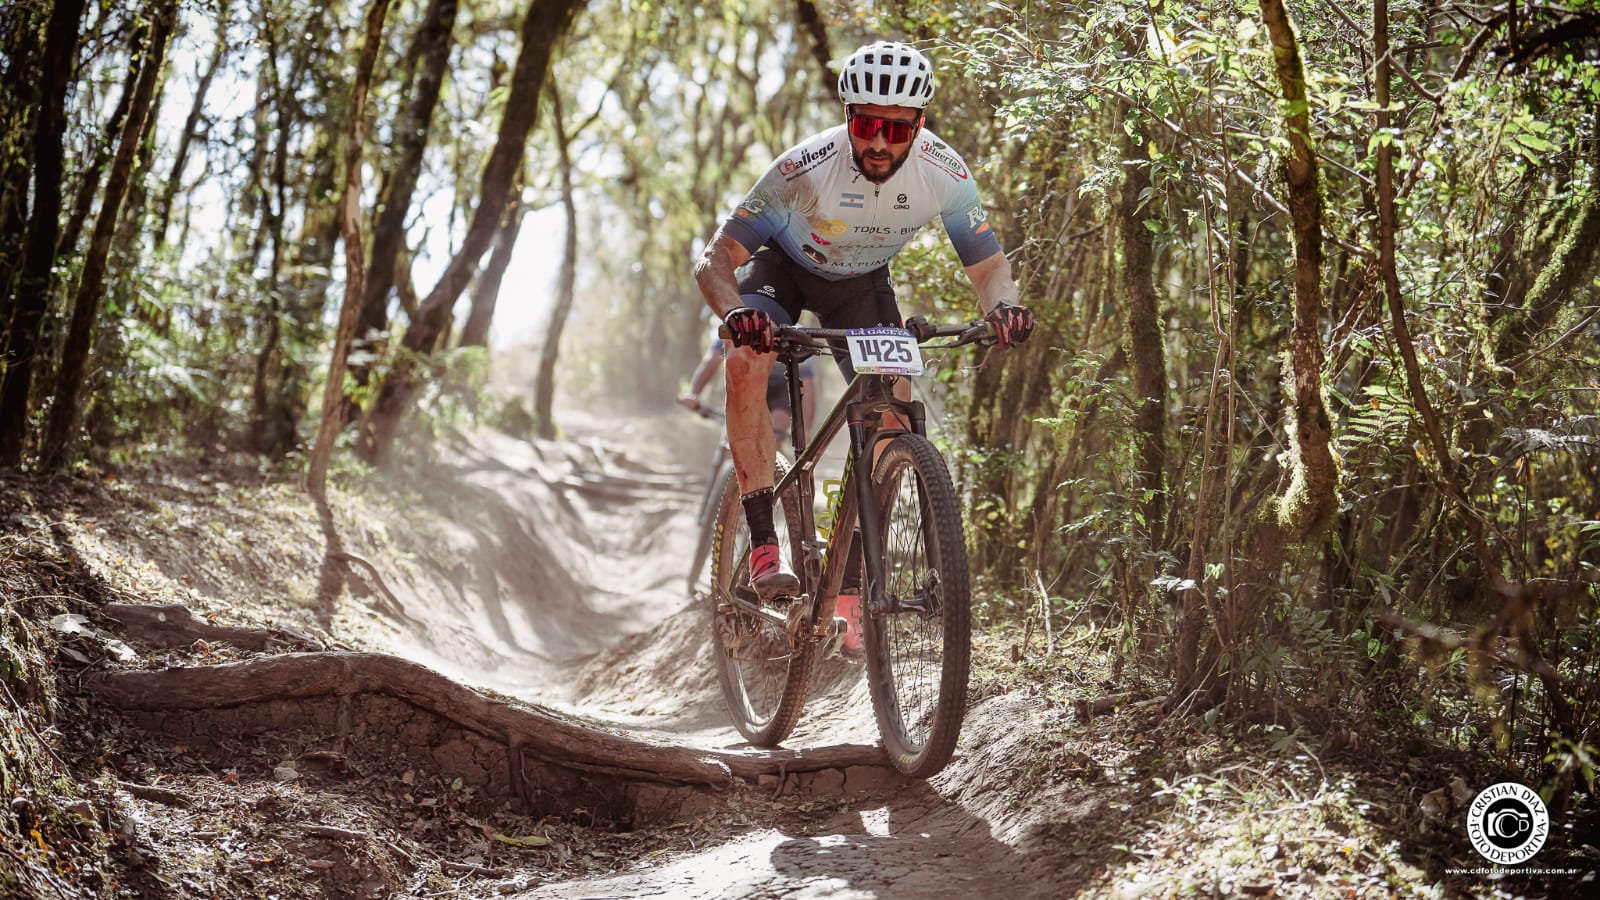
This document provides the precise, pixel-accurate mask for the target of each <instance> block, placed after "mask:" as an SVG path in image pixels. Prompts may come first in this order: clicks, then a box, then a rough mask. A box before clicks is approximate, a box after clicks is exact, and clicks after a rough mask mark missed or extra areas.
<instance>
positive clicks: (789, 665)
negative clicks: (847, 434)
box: [708, 457, 816, 747]
mask: <svg viewBox="0 0 1600 900" xmlns="http://www.w3.org/2000/svg"><path fill="white" fill-rule="evenodd" d="M787 469H788V466H787V465H785V464H784V462H783V460H782V458H781V457H780V458H779V459H778V461H777V474H776V476H775V481H774V483H776V482H777V481H782V480H783V476H784V473H785V472H786V471H787ZM714 514H715V518H714V520H713V521H714V522H715V523H716V533H715V535H714V536H713V539H712V544H711V593H710V598H709V600H708V602H709V604H710V606H711V640H712V652H713V654H714V655H715V657H716V662H717V678H718V680H719V681H720V682H721V683H722V696H723V699H724V700H726V701H727V704H728V712H729V713H731V714H732V716H733V724H734V727H736V728H738V729H739V733H740V734H742V735H744V736H745V738H746V739H747V740H749V741H750V743H752V744H755V745H756V746H758V747H776V746H777V745H778V744H779V742H781V741H782V740H783V739H784V738H786V737H788V736H789V733H790V732H792V731H793V730H794V726H795V725H796V724H797V723H798V722H799V721H800V711H801V709H802V708H803V707H804V706H805V702H806V691H807V690H808V688H809V687H810V683H811V663H812V660H813V658H814V657H815V652H814V650H815V647H816V644H814V643H812V642H811V641H808V640H803V639H802V640H800V641H797V642H793V643H791V642H790V640H789V633H788V631H787V630H786V629H785V628H784V627H783V625H782V624H780V622H781V621H782V619H781V616H783V615H786V614H787V612H788V607H787V605H786V604H787V603H800V602H802V601H800V600H787V601H779V602H778V603H769V604H765V605H764V606H765V610H764V611H766V612H768V613H769V615H766V616H763V615H758V614H756V613H755V612H753V611H751V610H750V609H749V608H747V607H742V606H740V605H739V604H737V603H735V602H734V600H735V597H734V591H735V589H736V588H738V587H739V586H741V585H745V584H748V582H749V581H750V532H749V530H748V529H747V528H746V527H745V521H744V507H743V506H742V505H741V504H740V502H739V480H738V479H737V478H733V477H730V478H728V479H727V482H726V483H725V484H724V486H723V489H722V494H721V496H720V497H719V498H718V500H717V506H716V509H715V510H714ZM801 521H802V519H801V515H800V492H799V490H798V488H791V489H790V490H787V491H785V492H784V493H783V496H782V497H780V498H778V502H775V503H774V504H773V509H772V523H773V525H775V526H777V530H778V544H779V547H780V549H781V551H782V553H783V558H784V559H786V560H788V562H789V565H790V566H792V567H795V571H796V572H801V571H804V570H803V569H801V568H799V566H800V564H801V563H802V554H803V553H804V546H805V545H804V539H805V535H803V534H802V533H801V531H802V526H801ZM774 616H778V617H780V618H778V620H777V621H774V618H773V617H774Z"/></svg>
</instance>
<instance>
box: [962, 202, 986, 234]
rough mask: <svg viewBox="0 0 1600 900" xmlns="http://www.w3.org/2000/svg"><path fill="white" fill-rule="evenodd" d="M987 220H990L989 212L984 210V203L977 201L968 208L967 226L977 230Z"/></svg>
mask: <svg viewBox="0 0 1600 900" xmlns="http://www.w3.org/2000/svg"><path fill="white" fill-rule="evenodd" d="M987 221H989V214H988V213H987V212H985V211H984V209H983V204H981V203H975V204H973V206H972V208H971V209H969V210H967V227H968V228H971V229H972V230H973V231H977V230H978V226H979V225H982V224H983V223H985V222H987Z"/></svg>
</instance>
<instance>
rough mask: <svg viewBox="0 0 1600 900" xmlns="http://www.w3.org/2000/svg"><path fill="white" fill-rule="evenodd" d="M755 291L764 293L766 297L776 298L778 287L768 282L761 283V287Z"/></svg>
mask: <svg viewBox="0 0 1600 900" xmlns="http://www.w3.org/2000/svg"><path fill="white" fill-rule="evenodd" d="M756 293H758V294H766V295H767V296H768V297H772V298H777V296H778V289H777V288H775V287H773V286H772V285H770V284H763V285H762V286H761V287H758V288H756Z"/></svg>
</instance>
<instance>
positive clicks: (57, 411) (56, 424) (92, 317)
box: [41, 0, 177, 468]
mask: <svg viewBox="0 0 1600 900" xmlns="http://www.w3.org/2000/svg"><path fill="white" fill-rule="evenodd" d="M150 18H151V20H152V23H153V24H152V27H151V29H150V43H149V46H148V47H147V48H146V49H145V52H144V58H143V59H142V60H140V62H139V83H138V86H137V89H136V92H135V94H134V98H133V105H132V106H131V107H130V108H129V110H128V118H127V120H126V121H125V122H123V128H122V134H121V135H120V136H119V137H118V138H117V154H116V157H115V158H113V159H112V161H111V171H110V173H109V176H108V177H107V179H106V190H105V199H104V200H103V201H102V202H101V205H100V214H99V215H98V216H96V217H95V223H94V234H93V235H92V236H91V237H90V239H89V249H88V252H87V253H86V254H85V256H84V261H83V276H82V279H81V280H80V281H79V284H78V296H77V298H76V299H75V300H74V301H73V306H72V321H71V323H70V324H69V325H68V328H67V341H66V344H65V346H63V347H62V351H61V371H60V372H59V373H57V375H56V391H55V395H56V396H55V403H54V405H52V406H51V407H50V417H49V420H48V421H47V423H46V425H45V436H44V452H43V453H42V454H41V455H42V457H43V461H44V464H45V466H46V467H49V468H57V467H60V466H61V465H63V464H65V463H66V462H67V461H68V456H69V450H70V445H71V443H72V436H73V431H74V430H75V429H76V428H77V422H78V398H79V394H80V393H81V392H82V390H83V383H84V380H85V377H86V375H87V372H88V364H89V353H90V350H91V348H92V346H93V338H94V328H95V325H96V320H97V319H98V318H99V317H100V301H101V300H102V299H103V298H104V296H105V291H106V284H105V276H106V263H107V260H108V259H109V258H110V255H111V238H112V235H113V234H114V232H115V231H116V227H117V222H118V219H119V217H120V214H121V211H122V201H123V199H124V198H125V197H126V196H127V193H128V187H129V185H130V184H132V181H133V162H134V157H135V156H136V155H137V154H138V152H139V145H140V142H141V138H142V137H143V135H144V126H145V119H146V117H147V116H148V114H149V112H150V109H151V107H152V106H153V105H154V101H155V92H156V84H157V83H158V82H159V81H160V78H161V67H162V65H163V63H164V62H165V60H166V56H167V45H168V44H169V43H170V41H171V39H172V29H173V25H174V20H175V19H176V18H177V0H155V2H154V3H153V4H152V6H151V9H150Z"/></svg>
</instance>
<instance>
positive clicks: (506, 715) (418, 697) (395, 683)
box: [82, 652, 888, 793]
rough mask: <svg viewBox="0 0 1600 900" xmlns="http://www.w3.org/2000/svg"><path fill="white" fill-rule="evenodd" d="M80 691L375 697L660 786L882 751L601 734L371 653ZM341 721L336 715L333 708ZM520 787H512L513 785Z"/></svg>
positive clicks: (556, 758)
mask: <svg viewBox="0 0 1600 900" xmlns="http://www.w3.org/2000/svg"><path fill="white" fill-rule="evenodd" d="M82 684H83V687H84V689H85V690H86V691H87V692H88V693H90V694H91V695H93V696H97V697H99V698H100V699H101V700H103V701H105V702H107V703H111V704H114V705H116V706H119V707H121V708H123V709H125V710H139V711H151V712H161V711H175V710H210V709H226V708H231V707H238V706H241V705H244V704H259V703H268V702H272V701H284V700H304V699H309V698H320V697H331V698H339V699H341V700H345V699H347V698H352V697H354V696H355V695H361V694H381V695H386V696H388V697H392V698H395V699H398V700H401V701H404V702H405V703H407V704H410V705H412V706H414V707H416V708H418V709H421V710H425V711H427V712H430V713H433V714H434V715H436V716H439V717H441V718H443V719H445V720H448V721H449V722H451V723H453V724H454V725H456V726H459V727H460V728H462V729H465V730H466V731H468V732H471V733H472V734H474V735H477V736H479V737H481V738H485V739H488V740H489V741H492V742H494V743H497V744H500V745H503V746H504V747H506V748H507V749H508V750H509V751H512V752H511V753H510V757H511V762H512V768H513V774H512V777H511V783H512V785H513V786H514V787H515V786H517V783H518V782H519V781H520V780H521V776H520V775H519V774H517V773H519V772H520V765H518V762H519V758H520V756H521V754H522V753H526V754H529V755H531V756H533V757H535V758H536V759H538V760H540V761H542V762H544V763H546V764H548V765H554V766H558V767H561V768H566V769H572V770H576V771H579V772H586V773H594V774H599V775H606V776H611V777H615V778H622V779H627V780H631V781H639V782H648V783H654V784H664V785H702V786H710V787H722V786H725V785H727V784H729V783H730V782H731V781H732V780H734V779H742V780H745V781H756V780H758V779H759V778H760V777H761V776H763V775H778V776H782V775H785V774H794V773H799V772H814V771H819V770H822V769H842V768H847V767H852V766H874V767H886V766H887V765H888V760H887V757H886V756H885V755H884V753H883V750H882V748H880V747H876V746H868V745H861V744H846V745H837V746H832V747H820V748H816V749H804V750H766V751H756V750H751V751H722V750H698V749H693V748H688V747H681V746H674V745H670V744H661V743H652V742H646V741H640V740H637V739H633V738H627V737H622V736H620V735H615V734H610V733H607V732H604V731H599V730H596V729H593V728H588V727H584V726H582V725H579V724H575V723H573V722H570V721H567V720H565V719H562V718H559V717H557V716H555V715H552V714H551V713H548V712H545V711H542V710H539V709H536V708H533V707H530V706H527V705H525V704H522V703H520V702H518V701H515V700H511V699H505V698H498V697H491V696H486V695H484V694H480V693H478V692H477V691H474V690H471V689H469V688H466V687H463V686H462V685H459V684H457V683H455V682H453V681H451V680H450V679H448V678H445V677H444V676H442V675H440V674H438V673H437V672H434V671H432V670H431V669H428V668H425V667H423V666H421V665H418V664H416V663H412V662H408V661H406V660H403V659H399V658H398V657H393V656H386V655H384V654H378V653H342V652H325V653H293V654H284V655H281V656H271V657H265V658H260V659H253V660H248V661H245V662H237V663H228V664H223V665H216V666H196V667H188V668H173V669H165V670H161V671H127V670H124V671H99V672H91V673H87V674H85V676H84V678H83V681H82ZM340 718H341V719H343V718H345V714H341V716H340ZM519 793H520V791H519Z"/></svg>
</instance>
